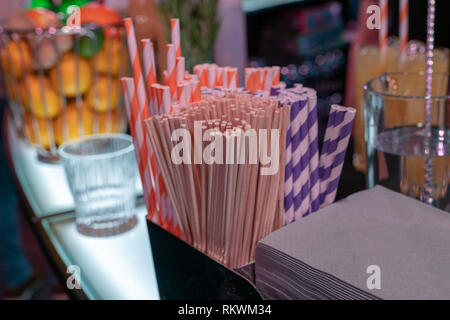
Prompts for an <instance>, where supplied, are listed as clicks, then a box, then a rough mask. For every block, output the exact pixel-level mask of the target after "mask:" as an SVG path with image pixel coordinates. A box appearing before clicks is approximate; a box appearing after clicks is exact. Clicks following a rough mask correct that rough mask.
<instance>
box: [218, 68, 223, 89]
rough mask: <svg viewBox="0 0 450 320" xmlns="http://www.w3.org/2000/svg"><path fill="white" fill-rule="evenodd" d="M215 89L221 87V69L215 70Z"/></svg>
mask: <svg viewBox="0 0 450 320" xmlns="http://www.w3.org/2000/svg"><path fill="white" fill-rule="evenodd" d="M216 87H223V68H222V67H218V68H217V69H216Z"/></svg>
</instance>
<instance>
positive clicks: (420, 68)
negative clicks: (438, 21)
mask: <svg viewBox="0 0 450 320" xmlns="http://www.w3.org/2000/svg"><path fill="white" fill-rule="evenodd" d="M449 57H450V51H449V49H446V48H436V49H435V51H434V72H438V73H447V72H448V70H449V65H450V58H449ZM385 59H386V60H385V61H386V62H385V71H386V72H391V73H392V72H406V71H407V72H425V67H426V62H425V59H426V57H425V44H424V43H422V42H420V41H416V40H411V41H410V42H409V43H408V50H407V56H406V60H405V61H404V62H402V61H401V59H400V44H399V42H398V40H397V39H396V38H390V39H389V45H388V48H387V52H386V57H385ZM380 61H382V55H381V52H380V48H379V46H378V45H377V44H375V43H372V44H364V45H360V46H358V47H357V48H356V57H355V63H356V65H355V72H356V73H355V85H356V88H355V108H356V109H357V113H356V118H355V123H354V125H353V127H354V129H353V131H354V134H353V141H354V142H353V144H354V154H353V166H354V167H355V169H356V170H358V171H361V172H364V171H365V170H366V159H365V158H366V157H365V144H364V91H363V86H364V84H365V83H366V82H367V81H369V80H371V79H374V78H375V77H378V76H379V75H380V74H381V73H382V72H381V68H380Z"/></svg>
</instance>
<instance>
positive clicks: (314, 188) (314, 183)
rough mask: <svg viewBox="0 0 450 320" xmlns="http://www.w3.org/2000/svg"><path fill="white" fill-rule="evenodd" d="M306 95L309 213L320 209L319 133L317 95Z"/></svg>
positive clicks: (312, 93)
mask: <svg viewBox="0 0 450 320" xmlns="http://www.w3.org/2000/svg"><path fill="white" fill-rule="evenodd" d="M307 95H308V113H309V114H308V125H309V130H308V142H309V150H308V151H309V175H310V178H309V184H310V202H311V212H315V211H317V210H319V208H320V198H319V194H320V179H319V132H318V120H317V94H316V92H315V91H313V90H311V91H310V92H309V93H307Z"/></svg>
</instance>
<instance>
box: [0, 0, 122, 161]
mask: <svg viewBox="0 0 450 320" xmlns="http://www.w3.org/2000/svg"><path fill="white" fill-rule="evenodd" d="M63 4H64V2H63ZM65 10H67V11H66V12H68V13H69V14H64V12H63V13H62V14H61V12H55V11H57V10H55V11H52V10H49V9H46V8H31V9H28V10H25V11H22V12H18V13H16V14H14V15H12V16H11V17H10V18H9V19H8V20H7V21H3V22H2V23H1V26H0V67H1V70H2V76H3V83H4V85H5V89H6V90H5V91H6V93H7V99H8V102H9V107H10V110H11V114H12V118H13V120H14V124H15V127H16V128H17V130H18V132H19V133H20V135H21V137H23V139H25V140H26V141H28V142H29V143H31V144H32V145H33V146H36V147H37V149H38V151H39V153H38V154H39V157H40V158H41V159H43V160H47V161H57V160H58V156H57V148H58V146H59V145H61V144H63V143H64V142H66V141H68V140H70V139H74V138H78V137H81V136H85V135H91V134H101V133H118V132H125V131H126V129H127V126H126V124H127V122H126V114H125V110H124V103H123V96H122V90H121V89H120V80H119V79H120V77H122V76H126V75H128V74H129V73H130V66H129V59H128V55H127V50H126V42H125V41H126V40H125V30H124V28H123V25H122V19H121V16H120V14H119V13H118V12H116V11H114V10H113V9H111V8H109V7H107V6H105V5H102V4H99V3H87V4H85V5H84V6H81V7H79V6H72V7H68V8H65Z"/></svg>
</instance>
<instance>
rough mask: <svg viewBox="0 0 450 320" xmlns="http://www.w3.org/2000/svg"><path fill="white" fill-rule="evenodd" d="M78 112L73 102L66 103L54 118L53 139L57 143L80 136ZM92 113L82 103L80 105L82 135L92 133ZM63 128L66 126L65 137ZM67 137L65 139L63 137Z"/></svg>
mask: <svg viewBox="0 0 450 320" xmlns="http://www.w3.org/2000/svg"><path fill="white" fill-rule="evenodd" d="M79 119H80V112H79V110H78V108H77V105H76V103H75V102H72V103H70V104H68V105H67V107H66V110H65V112H64V111H63V112H62V113H61V114H60V115H59V116H58V117H57V118H56V119H55V141H56V144H57V145H61V144H63V143H64V142H65V141H66V140H70V139H75V138H78V137H79V136H80V130H79ZM93 119H94V115H93V112H92V111H91V110H89V108H87V107H86V106H85V105H84V104H83V105H82V107H81V121H82V122H83V124H82V125H83V132H82V135H90V134H92V128H93ZM64 128H67V137H65V132H64ZM65 138H67V139H65Z"/></svg>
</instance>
